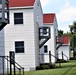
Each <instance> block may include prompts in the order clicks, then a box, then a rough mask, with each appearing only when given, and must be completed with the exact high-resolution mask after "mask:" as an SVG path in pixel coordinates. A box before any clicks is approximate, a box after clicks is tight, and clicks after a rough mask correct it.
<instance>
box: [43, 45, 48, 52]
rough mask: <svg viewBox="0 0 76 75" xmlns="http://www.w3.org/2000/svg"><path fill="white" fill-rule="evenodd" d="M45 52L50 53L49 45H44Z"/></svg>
mask: <svg viewBox="0 0 76 75" xmlns="http://www.w3.org/2000/svg"><path fill="white" fill-rule="evenodd" d="M45 48H46V49H45ZM44 53H48V46H47V45H44Z"/></svg>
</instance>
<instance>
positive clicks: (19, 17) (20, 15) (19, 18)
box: [14, 13, 23, 24]
mask: <svg viewBox="0 0 76 75" xmlns="http://www.w3.org/2000/svg"><path fill="white" fill-rule="evenodd" d="M14 24H23V13H14Z"/></svg>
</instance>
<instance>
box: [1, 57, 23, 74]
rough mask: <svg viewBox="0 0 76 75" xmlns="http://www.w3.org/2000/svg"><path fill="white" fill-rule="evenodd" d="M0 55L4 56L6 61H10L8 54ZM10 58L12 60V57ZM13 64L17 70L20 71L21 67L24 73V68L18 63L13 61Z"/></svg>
mask: <svg viewBox="0 0 76 75" xmlns="http://www.w3.org/2000/svg"><path fill="white" fill-rule="evenodd" d="M0 57H2V58H5V59H6V60H7V61H8V62H10V57H9V56H0ZM8 58H9V59H8ZM12 60H14V59H12ZM15 64H16V65H15V68H17V69H18V70H19V71H21V69H22V71H23V75H24V68H23V67H22V66H21V65H19V64H18V63H17V62H15ZM19 67H20V68H19Z"/></svg>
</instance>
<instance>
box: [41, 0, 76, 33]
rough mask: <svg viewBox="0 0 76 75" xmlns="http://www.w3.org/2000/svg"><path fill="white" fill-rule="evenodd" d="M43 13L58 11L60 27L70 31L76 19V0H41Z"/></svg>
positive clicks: (57, 16)
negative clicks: (70, 26)
mask: <svg viewBox="0 0 76 75" xmlns="http://www.w3.org/2000/svg"><path fill="white" fill-rule="evenodd" d="M40 1H41V5H42V9H43V13H56V18H57V22H58V29H61V30H63V31H64V32H67V31H69V27H68V26H69V25H71V24H72V23H73V21H76V0H40Z"/></svg>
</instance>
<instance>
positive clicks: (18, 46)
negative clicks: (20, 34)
mask: <svg viewBox="0 0 76 75" xmlns="http://www.w3.org/2000/svg"><path fill="white" fill-rule="evenodd" d="M15 52H16V53H24V41H16V42H15Z"/></svg>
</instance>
